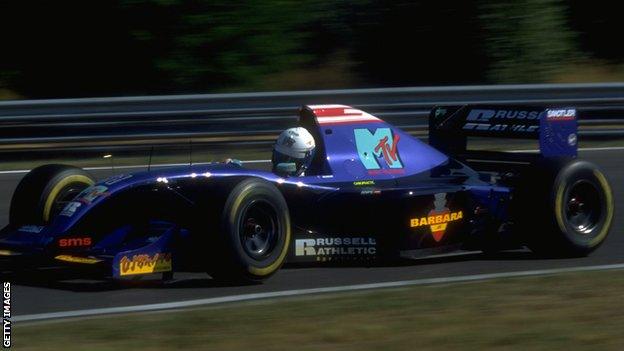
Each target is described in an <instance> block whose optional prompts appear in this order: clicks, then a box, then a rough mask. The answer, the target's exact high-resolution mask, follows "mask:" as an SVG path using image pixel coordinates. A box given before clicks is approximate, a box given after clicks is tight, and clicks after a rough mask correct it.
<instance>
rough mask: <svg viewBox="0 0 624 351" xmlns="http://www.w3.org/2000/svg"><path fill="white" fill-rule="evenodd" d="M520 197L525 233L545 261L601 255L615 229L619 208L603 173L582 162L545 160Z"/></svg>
mask: <svg viewBox="0 0 624 351" xmlns="http://www.w3.org/2000/svg"><path fill="white" fill-rule="evenodd" d="M533 166H534V170H533V172H532V176H529V177H528V178H527V180H528V182H527V183H526V184H525V186H524V187H522V188H523V189H521V191H520V192H519V194H518V198H519V200H520V203H521V205H522V206H521V208H520V210H521V212H522V215H521V216H520V218H521V225H520V228H521V231H522V232H523V233H524V235H526V236H528V242H527V244H528V246H529V248H530V249H531V250H532V251H533V252H535V253H536V254H538V255H540V256H546V257H579V256H586V255H588V254H590V253H591V252H592V251H594V250H595V249H597V248H598V247H599V246H600V245H601V244H602V243H603V242H604V240H605V239H606V237H607V235H608V234H609V230H610V228H611V224H612V221H613V213H614V202H613V194H612V192H611V187H610V186H609V183H608V181H607V179H606V177H605V176H604V174H603V173H602V172H601V171H600V169H599V168H598V167H597V166H596V165H594V164H593V163H590V162H587V161H582V160H576V159H573V160H570V159H557V160H541V161H539V162H537V163H535V164H534V165H533Z"/></svg>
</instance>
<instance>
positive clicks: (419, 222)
mask: <svg viewBox="0 0 624 351" xmlns="http://www.w3.org/2000/svg"><path fill="white" fill-rule="evenodd" d="M463 218H464V213H463V211H456V212H451V211H450V210H449V209H448V208H445V209H442V210H431V211H429V214H428V216H426V217H420V218H412V219H411V220H410V227H412V228H416V227H422V226H427V225H428V226H429V228H430V229H431V235H433V239H434V240H435V241H436V242H438V241H440V240H442V237H444V232H446V227H447V226H448V224H449V223H450V222H455V221H459V220H461V219H463Z"/></svg>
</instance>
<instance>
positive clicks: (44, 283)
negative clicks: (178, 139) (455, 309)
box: [0, 149, 624, 316]
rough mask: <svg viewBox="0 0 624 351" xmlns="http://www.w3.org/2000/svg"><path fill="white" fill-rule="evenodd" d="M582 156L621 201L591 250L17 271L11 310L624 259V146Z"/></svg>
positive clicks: (4, 185)
mask: <svg viewBox="0 0 624 351" xmlns="http://www.w3.org/2000/svg"><path fill="white" fill-rule="evenodd" d="M580 157H581V158H583V159H586V160H589V161H592V162H594V163H596V164H598V165H599V166H600V167H601V168H602V169H603V171H604V172H605V173H606V175H607V177H608V179H609V181H610V183H611V187H612V189H613V194H614V198H615V202H616V206H615V207H616V208H615V218H614V222H613V227H612V229H611V233H610V235H609V237H608V238H607V240H606V242H605V243H604V244H603V245H602V246H601V247H600V248H599V249H598V250H597V251H595V252H594V253H593V254H592V255H590V256H589V257H584V258H574V259H536V258H535V257H534V256H532V255H531V254H530V253H529V252H518V251H516V252H507V253H501V254H498V255H497V256H495V257H487V256H484V255H482V254H478V253H475V254H469V255H462V256H453V257H446V258H435V259H422V260H417V261H414V262H413V263H410V264H408V265H401V266H382V267H287V268H283V269H282V270H281V271H279V272H278V273H277V274H276V275H275V276H273V277H272V278H271V279H269V280H268V281H267V282H265V283H263V284H259V285H250V286H219V285H216V284H215V283H213V282H212V281H211V280H210V278H209V277H208V276H207V275H205V274H200V273H182V274H176V276H175V278H176V279H175V280H174V281H172V282H170V283H166V284H162V283H147V284H136V285H135V284H132V285H130V286H123V287H120V286H118V285H116V284H113V283H111V282H107V281H89V280H80V279H79V280H75V279H74V280H47V279H33V280H32V281H30V280H28V279H26V280H22V279H19V278H18V279H15V277H13V279H12V280H14V282H13V285H12V306H13V307H12V313H13V315H14V316H21V315H29V314H40V313H48V312H61V311H72V310H83V309H94V308H108V307H121V306H134V305H143V304H156V303H166V302H175V301H186V300H194V299H204V298H215V297H224V296H232V295H239V294H253V293H264V292H274V291H282V290H291V289H311V288H324V287H333V286H340V285H355V284H370V283H383V282H392V281H401V280H414V279H427V278H439V277H452V276H462V275H474V274H491V273H501V272H519V271H527V270H540V269H551V268H555V269H556V268H565V267H577V266H593V265H607V264H617V263H623V262H624V230H623V228H624V215H622V213H621V211H622V210H621V206H620V205H621V204H622V199H624V150H622V149H613V150H594V151H581V152H580ZM92 173H94V175H95V176H98V177H105V176H108V175H110V171H103V170H97V171H93V172H92ZM22 176H23V174H0V224H2V225H4V224H6V223H7V217H8V210H9V202H10V198H11V195H12V193H13V190H14V188H15V186H16V185H17V183H18V182H19V180H20V178H21V177H22ZM545 234H546V233H545ZM6 278H9V277H6ZM9 279H11V278H9ZM2 280H4V279H2ZM371 303H374V301H373V302H371Z"/></svg>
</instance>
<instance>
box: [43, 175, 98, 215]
mask: <svg viewBox="0 0 624 351" xmlns="http://www.w3.org/2000/svg"><path fill="white" fill-rule="evenodd" d="M88 187H89V184H85V183H71V184H68V185H67V186H66V187H64V188H63V189H61V191H60V192H59V194H58V196H57V197H56V198H55V199H54V202H53V203H52V211H51V216H50V218H53V217H55V216H56V215H58V214H59V213H60V212H61V211H62V210H63V209H64V208H65V206H66V205H67V204H68V203H70V202H71V201H72V200H73V199H74V198H75V197H76V196H77V195H78V194H80V193H81V192H82V191H83V190H85V189H86V188H88Z"/></svg>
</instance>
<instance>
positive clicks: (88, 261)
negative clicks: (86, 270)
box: [54, 255, 102, 264]
mask: <svg viewBox="0 0 624 351" xmlns="http://www.w3.org/2000/svg"><path fill="white" fill-rule="evenodd" d="M54 258H55V259H57V260H59V261H65V262H73V263H85V264H94V263H98V262H102V260H100V259H97V258H92V257H79V256H71V255H58V256H56V257H54Z"/></svg>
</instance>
